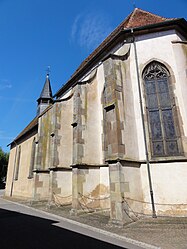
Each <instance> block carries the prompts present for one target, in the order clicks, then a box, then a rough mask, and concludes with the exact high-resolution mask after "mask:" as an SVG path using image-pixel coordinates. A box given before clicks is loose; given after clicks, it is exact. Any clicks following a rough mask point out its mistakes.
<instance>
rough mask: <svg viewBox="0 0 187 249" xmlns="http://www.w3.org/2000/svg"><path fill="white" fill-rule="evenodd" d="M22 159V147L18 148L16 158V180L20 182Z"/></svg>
mask: <svg viewBox="0 0 187 249" xmlns="http://www.w3.org/2000/svg"><path fill="white" fill-rule="evenodd" d="M20 158H21V146H19V147H18V155H17V158H16V172H15V177H14V180H18V174H19V166H20Z"/></svg>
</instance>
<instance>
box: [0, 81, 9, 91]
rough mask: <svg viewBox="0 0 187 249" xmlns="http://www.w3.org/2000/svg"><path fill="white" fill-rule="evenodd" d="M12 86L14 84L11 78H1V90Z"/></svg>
mask: <svg viewBox="0 0 187 249" xmlns="http://www.w3.org/2000/svg"><path fill="white" fill-rule="evenodd" d="M10 88H12V85H11V84H10V82H9V80H7V79H1V80H0V90H4V89H10Z"/></svg>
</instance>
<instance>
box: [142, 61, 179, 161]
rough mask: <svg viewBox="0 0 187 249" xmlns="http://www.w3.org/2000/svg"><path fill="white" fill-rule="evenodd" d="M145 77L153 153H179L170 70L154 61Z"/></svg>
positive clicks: (155, 154)
mask: <svg viewBox="0 0 187 249" xmlns="http://www.w3.org/2000/svg"><path fill="white" fill-rule="evenodd" d="M143 79H144V83H145V92H146V107H147V115H148V121H149V134H150V139H151V150H152V155H153V156H175V155H179V144H178V136H177V134H176V124H175V120H174V112H173V106H174V105H173V101H172V93H171V90H170V87H169V71H168V70H167V68H166V67H165V66H164V65H162V64H161V63H159V62H156V61H153V62H151V63H150V64H149V65H148V66H147V67H146V68H145V69H144V71H143Z"/></svg>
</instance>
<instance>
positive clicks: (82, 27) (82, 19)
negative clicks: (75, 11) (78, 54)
mask: <svg viewBox="0 0 187 249" xmlns="http://www.w3.org/2000/svg"><path fill="white" fill-rule="evenodd" d="M111 30H112V28H111V27H110V24H109V19H108V18H107V17H106V16H105V15H104V14H100V13H86V14H85V15H84V14H79V15H78V16H77V17H76V18H75V20H74V23H73V25H72V29H71V38H72V40H73V41H74V42H78V44H79V45H80V46H81V47H82V48H86V49H87V50H93V49H94V48H95V47H96V46H98V45H99V44H100V43H101V42H102V41H103V40H104V39H105V38H106V37H107V35H108V34H109V33H110V31H111Z"/></svg>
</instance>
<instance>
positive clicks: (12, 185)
mask: <svg viewBox="0 0 187 249" xmlns="http://www.w3.org/2000/svg"><path fill="white" fill-rule="evenodd" d="M13 142H14V143H15V145H16V154H15V158H14V169H13V176H12V184H11V189H10V196H12V192H13V188H14V177H15V170H16V159H17V151H18V145H17V143H16V142H15V141H13Z"/></svg>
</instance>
